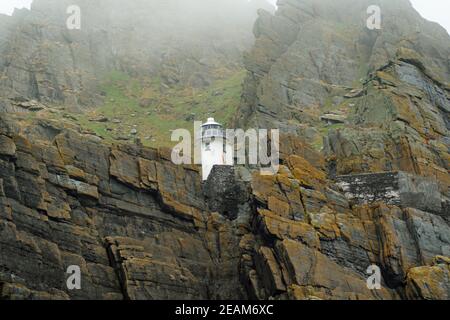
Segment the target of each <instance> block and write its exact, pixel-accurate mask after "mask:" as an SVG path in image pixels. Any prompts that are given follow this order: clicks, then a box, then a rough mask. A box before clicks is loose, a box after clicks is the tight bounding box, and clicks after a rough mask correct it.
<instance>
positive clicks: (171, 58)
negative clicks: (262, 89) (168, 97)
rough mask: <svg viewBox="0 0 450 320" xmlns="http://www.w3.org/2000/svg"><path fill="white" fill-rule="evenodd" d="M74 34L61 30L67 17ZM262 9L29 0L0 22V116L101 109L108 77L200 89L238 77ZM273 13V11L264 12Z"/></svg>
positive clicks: (233, 3) (209, 2)
mask: <svg viewBox="0 0 450 320" xmlns="http://www.w3.org/2000/svg"><path fill="white" fill-rule="evenodd" d="M73 6H78V7H79V8H80V12H81V15H80V17H81V25H80V29H69V28H68V27H67V21H69V22H73V19H71V17H72V16H73V13H74V11H71V12H72V13H70V14H68V13H67V11H68V9H69V8H73ZM259 8H265V9H267V10H271V5H269V4H268V3H267V2H265V1H251V2H247V1H240V0H228V1H226V2H223V1H216V0H206V1H205V0H193V1H191V2H190V3H187V2H186V1H182V0H170V1H166V0H164V1H163V0H152V1H147V0H136V1H132V2H123V1H120V0H112V1H110V0H101V1H95V2H92V1H88V0H74V1H72V0H70V1H69V0H61V1H52V0H34V1H33V4H32V7H31V10H26V9H24V10H16V11H15V13H14V15H13V16H12V17H8V16H4V15H1V16H0V48H1V49H0V52H1V54H0V89H1V91H2V94H1V97H2V98H6V99H5V100H3V101H2V102H0V110H7V111H11V110H13V109H14V108H15V107H14V104H12V103H11V101H10V100H9V99H14V98H27V99H36V100H39V101H44V102H49V103H58V104H61V103H64V105H65V106H66V107H68V108H69V107H70V110H73V111H78V110H80V109H82V108H83V107H86V106H92V105H95V104H97V103H99V102H100V101H101V99H102V98H103V97H102V94H101V91H100V88H99V84H100V81H101V80H102V79H103V77H104V76H105V75H106V74H107V73H108V72H111V71H114V70H116V71H123V72H126V73H127V74H130V75H133V76H136V75H140V74H141V75H142V74H145V75H149V74H150V75H153V76H154V77H160V78H161V81H162V83H163V84H164V85H166V86H171V85H174V84H177V83H180V84H183V85H185V86H186V87H188V86H190V87H202V86H205V85H207V84H208V83H210V82H211V81H212V80H214V79H216V78H217V77H218V75H219V74H221V73H224V72H230V70H237V69H240V68H241V67H240V65H241V61H242V58H241V56H242V52H243V51H244V50H246V49H248V48H249V47H250V45H251V44H252V40H253V35H252V33H251V30H252V25H253V23H254V21H255V19H256V11H257V10H258V9H259ZM272 10H273V9H272Z"/></svg>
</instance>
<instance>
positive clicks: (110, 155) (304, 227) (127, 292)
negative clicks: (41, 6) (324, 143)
mask: <svg viewBox="0 0 450 320" xmlns="http://www.w3.org/2000/svg"><path fill="white" fill-rule="evenodd" d="M1 132H2V134H1V135H0V141H1V148H0V158H1V160H0V182H1V184H0V205H1V210H0V213H1V215H0V226H1V227H0V247H1V250H0V252H1V253H0V296H1V297H2V298H7V299H28V298H31V299H42V298H51V299H68V298H72V299H92V298H97V299H169V298H170V299H176V298H191V299H206V298H212V299H216V298H220V299H236V298H259V299H267V298H269V297H273V298H283V299H284V298H291V299H312V298H322V299H392V298H411V299H418V298H430V299H447V298H449V289H450V287H449V282H448V276H449V260H448V256H449V255H450V251H449V250H450V238H449V236H450V227H449V225H448V223H447V222H446V221H445V218H447V219H448V210H447V209H442V215H443V216H444V217H442V216H440V215H437V214H434V213H429V212H425V211H421V210H419V209H415V208H407V207H402V205H401V203H400V204H399V206H392V205H386V204H383V203H365V204H360V205H356V204H354V205H352V204H351V203H350V202H349V201H348V200H347V198H346V197H345V195H344V192H342V191H340V189H339V188H337V186H336V185H335V184H334V183H333V182H332V181H330V180H328V179H327V177H326V172H325V170H324V167H323V164H324V160H323V158H322V157H321V156H320V155H319V154H317V153H315V152H314V151H312V150H311V151H310V152H309V153H305V154H304V155H303V156H301V155H293V154H292V155H289V156H287V157H286V158H284V159H283V160H284V162H285V164H286V165H285V166H282V168H281V169H280V172H279V174H277V175H275V176H260V175H259V173H258V171H256V172H254V173H253V175H252V178H251V179H244V177H245V176H247V177H248V172H246V171H247V169H245V168H236V172H225V173H222V174H219V175H217V176H216V175H213V177H214V179H216V180H215V181H213V183H210V184H209V187H208V189H207V190H203V189H202V185H201V178H200V175H199V172H198V168H195V167H190V166H184V167H183V166H175V165H173V164H172V163H171V162H170V160H168V159H169V153H168V151H165V150H164V149H161V150H154V149H147V148H142V147H137V146H133V145H121V146H105V145H103V144H102V143H101V142H99V141H97V140H95V139H92V138H90V137H88V136H83V135H80V133H78V132H76V131H75V130H72V129H67V128H61V127H60V126H58V124H56V123H51V122H46V121H38V122H36V123H34V124H33V125H32V126H29V127H28V128H26V129H23V127H22V126H21V125H20V119H12V118H9V117H6V116H2V122H1ZM293 141H295V139H294V138H293ZM293 143H294V142H293ZM296 143H297V144H298V143H300V142H298V141H297V142H296ZM306 149H307V147H306V146H305V148H303V150H306ZM291 153H292V152H291ZM309 157H313V159H314V162H313V163H314V164H315V166H313V165H312V164H311V163H310V162H309V161H308V160H307V159H308V158H309ZM245 181H248V182H245ZM238 186H239V188H240V191H239V192H238V193H233V192H230V188H231V189H232V188H233V187H236V188H237V187H238ZM214 188H216V189H214ZM231 191H232V190H231ZM230 199H231V200H233V199H234V200H235V201H234V202H230ZM216 210H218V211H216ZM372 264H376V265H378V266H380V268H381V269H382V271H383V283H382V284H383V289H382V290H369V289H368V288H367V286H366V278H367V274H366V269H367V268H368V266H370V265H372ZM71 265H77V266H80V268H81V272H82V288H81V290H68V289H67V287H66V278H67V276H68V275H67V274H66V270H67V268H68V267H69V266H71Z"/></svg>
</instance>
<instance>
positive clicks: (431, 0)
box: [0, 0, 450, 33]
mask: <svg viewBox="0 0 450 320" xmlns="http://www.w3.org/2000/svg"><path fill="white" fill-rule="evenodd" d="M130 1H133V0H130ZM224 1H226V0H224ZM268 1H270V2H272V3H276V1H277V0H268ZM355 1H357V0H355ZM392 1H395V0H392ZM31 2H32V0H0V13H5V14H8V15H11V14H12V12H13V11H14V8H29V7H30V3H31ZM411 2H412V3H413V5H414V7H415V8H416V9H417V11H419V12H420V14H421V15H422V16H423V17H424V18H426V19H428V20H431V21H435V22H438V23H440V24H441V25H442V26H443V27H444V28H446V29H447V31H448V32H449V33H450V1H448V0H411Z"/></svg>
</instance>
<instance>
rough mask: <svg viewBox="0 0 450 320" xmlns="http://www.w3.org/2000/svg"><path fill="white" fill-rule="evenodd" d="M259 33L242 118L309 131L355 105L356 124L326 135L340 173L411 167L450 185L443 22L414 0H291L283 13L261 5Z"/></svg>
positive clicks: (449, 74) (448, 52) (449, 46)
mask: <svg viewBox="0 0 450 320" xmlns="http://www.w3.org/2000/svg"><path fill="white" fill-rule="evenodd" d="M369 5H379V6H380V8H381V10H382V18H383V22H382V26H381V27H382V28H381V30H369V29H368V28H366V27H365V23H366V19H367V15H366V9H367V7H368V6H369ZM343 8H345V10H344V9H343ZM412 26H413V27H412ZM255 35H256V37H257V40H256V44H255V47H254V48H253V49H252V51H251V52H250V53H249V54H248V55H247V57H246V62H245V65H246V68H247V70H248V76H247V79H246V81H245V84H244V86H245V91H244V94H243V98H242V102H241V106H240V110H239V112H238V114H237V116H236V123H237V124H238V125H239V126H244V127H248V126H253V127H262V128H280V129H281V130H282V131H283V132H285V133H294V134H295V133H297V134H298V135H301V136H307V135H308V133H307V132H306V131H307V130H308V129H311V128H315V127H319V125H318V122H319V121H320V115H321V114H323V113H326V112H329V111H332V110H336V111H339V110H345V111H346V112H347V119H346V124H345V125H344V126H342V128H340V129H338V130H335V129H326V130H327V131H328V132H327V133H326V134H324V136H325V141H324V144H323V147H324V151H325V153H326V155H327V158H328V159H327V160H328V161H329V163H330V167H331V168H333V172H332V173H333V174H338V175H345V174H354V173H367V172H384V171H406V172H410V173H413V174H417V175H422V176H431V177H435V178H436V179H437V180H438V181H439V182H440V183H441V186H442V190H443V191H445V192H448V187H449V183H450V181H449V179H450V178H449V177H450V175H449V169H450V158H449V150H450V144H449V136H450V135H449V128H450V127H449V107H450V90H449V89H450V87H449V83H450V63H449V56H450V37H449V35H448V33H447V32H446V31H445V30H444V29H443V28H442V27H440V26H439V25H437V24H435V23H431V22H428V21H426V20H424V19H422V18H421V17H420V16H419V14H418V13H417V12H416V11H415V10H414V9H413V8H412V6H411V4H410V3H409V1H375V2H374V1H357V2H355V1H347V0H343V1H331V0H330V1H327V0H321V1H309V0H282V1H279V9H278V11H277V12H276V13H275V15H271V14H269V13H267V12H261V13H260V17H259V19H258V21H257V23H256V26H255ZM305 128H306V129H305Z"/></svg>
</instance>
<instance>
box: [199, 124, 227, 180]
mask: <svg viewBox="0 0 450 320" xmlns="http://www.w3.org/2000/svg"><path fill="white" fill-rule="evenodd" d="M201 130H202V132H201V139H202V141H201V148H202V151H201V159H202V177H203V181H204V180H206V179H208V176H209V174H210V173H211V170H212V168H213V167H214V166H215V165H231V163H230V159H229V158H230V157H227V151H228V153H229V154H231V153H230V151H231V147H230V146H229V145H228V143H227V141H226V137H225V134H224V130H223V128H222V125H221V124H220V123H218V122H216V121H215V120H214V118H208V121H206V123H204V124H202V129H201Z"/></svg>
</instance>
